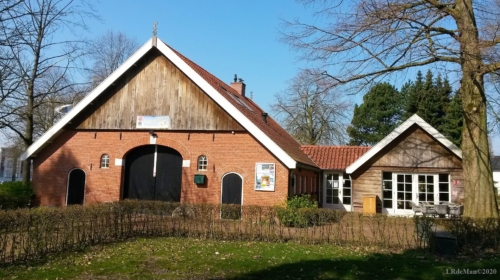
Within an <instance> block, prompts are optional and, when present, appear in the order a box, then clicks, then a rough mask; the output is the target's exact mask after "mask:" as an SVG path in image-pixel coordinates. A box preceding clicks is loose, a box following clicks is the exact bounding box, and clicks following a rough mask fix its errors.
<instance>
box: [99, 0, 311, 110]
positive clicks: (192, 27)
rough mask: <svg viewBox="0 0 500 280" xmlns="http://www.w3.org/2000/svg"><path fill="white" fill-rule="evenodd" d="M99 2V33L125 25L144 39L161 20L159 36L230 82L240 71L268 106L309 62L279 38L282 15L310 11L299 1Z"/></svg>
mask: <svg viewBox="0 0 500 280" xmlns="http://www.w3.org/2000/svg"><path fill="white" fill-rule="evenodd" d="M97 7H98V9H99V14H100V15H101V16H102V18H103V20H104V22H103V23H97V22H93V24H92V25H91V31H92V32H93V33H94V32H95V33H96V34H95V35H99V34H102V33H103V32H104V31H106V30H112V31H121V32H123V33H125V34H127V35H128V36H129V37H132V38H135V39H136V40H137V41H138V42H139V44H143V43H144V42H146V41H147V40H148V39H149V38H151V36H152V26H153V22H155V21H156V22H158V29H157V30H158V31H157V32H158V38H160V39H161V40H163V41H164V42H165V43H167V44H168V45H170V46H172V47H173V48H175V49H176V50H177V51H179V52H181V53H182V54H183V55H185V56H186V57H188V58H189V59H191V60H193V61H194V62H196V63H197V64H199V65H200V66H202V67H203V68H205V69H206V70H208V71H209V72H211V73H212V74H214V75H215V76H217V77H218V78H220V79H221V80H223V81H225V82H226V83H230V82H231V81H232V80H233V77H234V74H237V75H238V77H239V78H242V79H244V81H245V83H246V85H247V89H246V92H247V95H248V96H249V95H250V92H252V94H253V99H254V100H255V101H256V102H257V104H259V105H260V106H261V107H263V108H264V109H266V110H267V109H268V105H269V104H270V103H271V102H272V101H273V96H274V94H275V93H276V92H278V91H281V90H284V89H285V88H286V86H287V81H288V80H290V79H291V78H293V77H294V75H295V74H296V73H297V72H298V70H299V68H300V67H305V66H306V65H305V62H303V61H302V62H301V61H298V60H297V56H296V53H295V52H294V51H291V50H289V48H288V46H286V45H285V44H283V43H281V42H279V40H278V39H279V31H278V30H279V27H280V18H286V19H294V18H297V17H300V18H307V16H308V13H306V10H305V8H304V7H303V6H302V5H301V4H298V3H296V2H295V1H290V0H286V1H285V0H272V1H240V0H233V1H226V0H224V1H222V0H212V1H202V0H183V1H159V0H158V1H157V0H148V1H131V0H129V1H123V0H122V1H118V0H104V1H102V3H101V4H99V5H98V6H97Z"/></svg>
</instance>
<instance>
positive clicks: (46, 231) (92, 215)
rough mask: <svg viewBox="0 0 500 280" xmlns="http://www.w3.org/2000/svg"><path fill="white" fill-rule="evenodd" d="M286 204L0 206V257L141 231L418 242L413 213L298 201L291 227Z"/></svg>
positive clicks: (32, 256) (34, 255) (36, 254)
mask: <svg viewBox="0 0 500 280" xmlns="http://www.w3.org/2000/svg"><path fill="white" fill-rule="evenodd" d="M283 211H286V208H284V207H258V206H243V207H240V206H235V205H222V206H221V205H210V204H178V203H166V202H155V201H121V202H116V203H105V204H93V205H87V206H71V207H61V208H43V207H42V208H32V209H18V210H9V211H0V263H12V262H19V261H21V262H22V261H31V260H37V259H40V258H41V257H42V256H44V255H46V254H47V253H50V252H58V251H64V250H74V249H78V248H81V247H84V246H88V245H92V244H102V243H107V242H113V241H117V240H123V239H127V238H135V237H146V236H185V237H187V236H189V237H195V238H206V239H216V240H255V241H257V240H258V241H270V242H285V241H288V240H296V241H298V242H302V243H332V244H338V245H343V244H357V245H367V246H381V247H397V248H416V246H417V240H416V235H415V230H414V228H415V227H414V224H413V220H412V219H408V218H402V217H388V216H385V215H377V216H363V215H362V214H359V213H352V212H349V213H346V212H340V211H334V210H328V209H313V208H303V209H299V210H298V212H297V213H299V214H298V217H299V218H298V219H297V220H296V221H295V222H294V225H295V227H289V226H287V224H286V223H281V222H280V218H279V216H280V215H281V214H279V213H283ZM306 225H307V226H306Z"/></svg>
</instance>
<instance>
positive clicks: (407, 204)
mask: <svg viewBox="0 0 500 280" xmlns="http://www.w3.org/2000/svg"><path fill="white" fill-rule="evenodd" d="M405 206H406V207H405V209H411V201H406V202H405Z"/></svg>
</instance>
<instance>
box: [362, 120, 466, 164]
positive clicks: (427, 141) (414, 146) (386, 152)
mask: <svg viewBox="0 0 500 280" xmlns="http://www.w3.org/2000/svg"><path fill="white" fill-rule="evenodd" d="M371 162H372V166H379V167H407V168H462V161H461V159H460V158H459V157H457V156H456V155H455V154H453V153H452V152H451V151H450V150H448V149H446V148H445V147H444V146H443V145H441V144H440V143H439V142H438V141H437V140H436V139H434V138H433V137H431V136H430V135H429V134H427V133H426V132H425V131H424V130H423V129H421V128H420V127H418V126H417V125H413V126H412V127H411V128H410V129H408V130H407V131H406V132H405V133H403V134H401V135H400V136H399V137H398V139H396V140H395V141H394V142H393V143H391V144H390V145H388V146H387V147H385V148H384V149H383V150H382V151H381V152H380V154H379V155H378V156H376V157H375V158H373V159H372V161H371Z"/></svg>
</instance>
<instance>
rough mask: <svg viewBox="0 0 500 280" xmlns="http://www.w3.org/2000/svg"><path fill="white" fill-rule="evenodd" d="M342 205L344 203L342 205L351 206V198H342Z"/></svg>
mask: <svg viewBox="0 0 500 280" xmlns="http://www.w3.org/2000/svg"><path fill="white" fill-rule="evenodd" d="M342 203H344V204H351V198H350V197H344V199H343V201H342Z"/></svg>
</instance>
